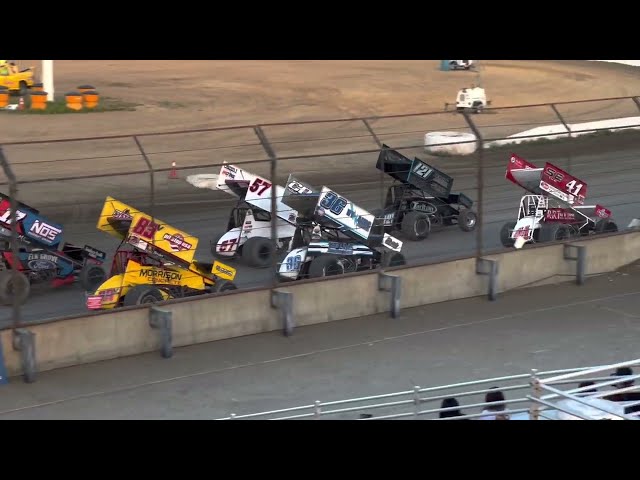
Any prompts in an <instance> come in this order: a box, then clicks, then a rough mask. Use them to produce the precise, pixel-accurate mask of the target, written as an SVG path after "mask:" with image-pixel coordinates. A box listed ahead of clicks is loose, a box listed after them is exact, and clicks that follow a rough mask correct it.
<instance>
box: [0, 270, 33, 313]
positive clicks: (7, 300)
mask: <svg viewBox="0 0 640 480" xmlns="http://www.w3.org/2000/svg"><path fill="white" fill-rule="evenodd" d="M30 293H31V283H30V282H29V279H28V278H27V276H26V275H25V274H24V273H22V272H16V271H13V270H5V271H3V272H0V303H2V304H3V305H13V299H14V296H15V297H16V298H17V300H18V305H23V304H24V302H26V301H27V298H29V294H30Z"/></svg>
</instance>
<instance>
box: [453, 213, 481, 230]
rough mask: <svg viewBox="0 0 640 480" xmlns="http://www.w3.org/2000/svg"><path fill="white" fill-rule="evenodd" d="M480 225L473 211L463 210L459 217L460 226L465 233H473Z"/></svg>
mask: <svg viewBox="0 0 640 480" xmlns="http://www.w3.org/2000/svg"><path fill="white" fill-rule="evenodd" d="M477 224H478V216H477V215H476V212H474V211H473V210H466V209H465V210H461V211H460V215H458V226H459V227H460V230H462V231H463V232H473V231H474V230H475V229H476V225H477Z"/></svg>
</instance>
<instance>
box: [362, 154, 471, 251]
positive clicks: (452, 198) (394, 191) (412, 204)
mask: <svg viewBox="0 0 640 480" xmlns="http://www.w3.org/2000/svg"><path fill="white" fill-rule="evenodd" d="M376 168H377V169H378V170H380V171H382V172H384V173H386V174H387V175H389V176H391V177H392V178H393V179H394V180H395V181H394V184H393V185H391V186H390V187H389V188H388V190H387V198H386V202H385V207H384V209H383V210H376V211H374V213H375V215H376V216H383V217H384V229H385V231H386V232H392V231H397V230H399V231H401V232H402V233H403V235H404V236H405V237H406V238H407V239H409V240H413V241H418V240H423V239H425V238H427V236H428V235H429V233H430V232H431V229H432V228H442V227H445V226H450V225H457V226H458V227H459V228H460V229H461V230H463V231H465V232H471V231H473V230H474V229H475V227H476V223H477V216H476V214H475V212H474V211H473V210H471V208H472V206H473V201H472V200H471V199H470V198H469V197H468V196H466V195H465V194H464V193H451V188H452V186H453V178H451V177H450V176H449V175H446V174H445V173H443V172H441V171H439V170H438V169H436V168H435V167H433V166H431V165H429V164H427V163H426V162H424V161H423V160H420V159H419V158H417V157H415V158H414V159H413V160H410V159H409V158H407V157H405V156H404V155H402V154H401V153H400V152H398V151H396V150H392V149H390V148H389V147H388V146H387V145H383V149H382V151H381V152H380V154H379V155H378V161H377V163H376ZM396 182H397V183H396Z"/></svg>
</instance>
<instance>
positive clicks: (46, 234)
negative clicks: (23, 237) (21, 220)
mask: <svg viewBox="0 0 640 480" xmlns="http://www.w3.org/2000/svg"><path fill="white" fill-rule="evenodd" d="M29 232H31V233H32V234H33V235H34V236H36V237H37V238H40V239H42V240H45V241H48V242H54V241H55V240H56V237H57V236H58V235H59V234H60V233H61V232H62V229H60V228H56V227H54V226H52V225H49V224H48V223H46V222H43V221H41V220H34V222H33V225H31V228H30V229H29Z"/></svg>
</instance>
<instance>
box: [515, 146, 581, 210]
mask: <svg viewBox="0 0 640 480" xmlns="http://www.w3.org/2000/svg"><path fill="white" fill-rule="evenodd" d="M505 177H506V178H507V179H508V180H509V181H511V182H513V183H515V184H516V185H518V186H520V187H522V188H524V189H525V190H527V191H528V192H531V193H533V194H535V195H546V194H549V195H551V196H553V197H555V198H556V200H559V201H560V202H563V203H565V204H567V205H569V206H573V205H576V204H577V205H582V204H584V201H585V198H586V194H587V184H586V183H585V182H584V181H582V180H580V179H578V178H576V177H574V176H572V175H570V174H569V173H567V172H565V171H564V170H562V169H561V168H559V167H556V166H555V165H553V164H551V163H549V162H547V163H545V166H544V167H543V168H538V167H536V166H535V165H533V164H532V163H529V162H527V161H526V160H525V159H523V158H521V157H519V156H517V155H515V154H512V155H511V158H510V159H509V163H508V165H507V171H506V174H505Z"/></svg>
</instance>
